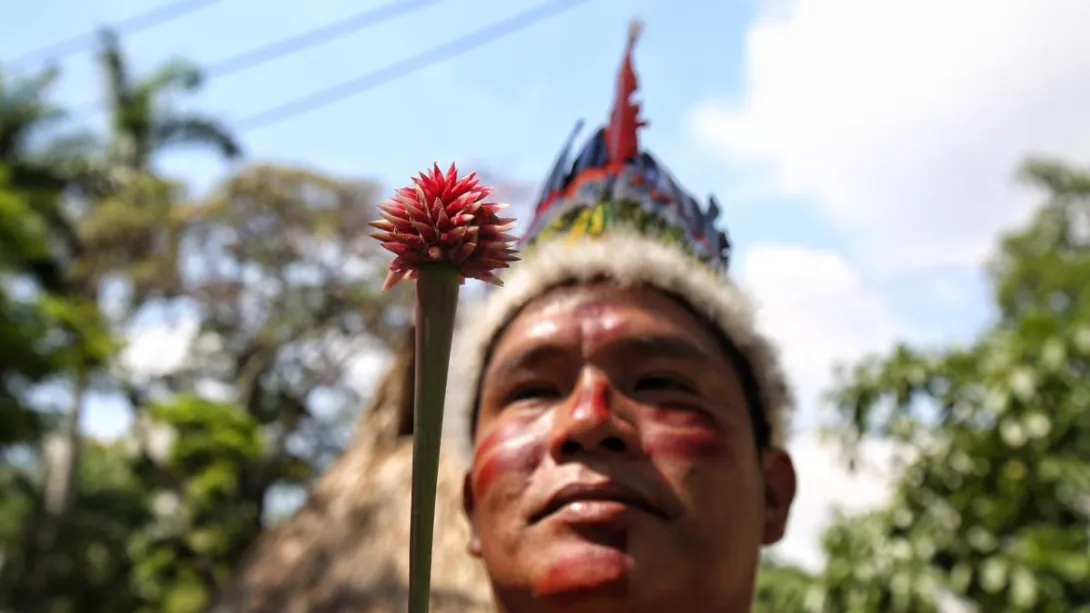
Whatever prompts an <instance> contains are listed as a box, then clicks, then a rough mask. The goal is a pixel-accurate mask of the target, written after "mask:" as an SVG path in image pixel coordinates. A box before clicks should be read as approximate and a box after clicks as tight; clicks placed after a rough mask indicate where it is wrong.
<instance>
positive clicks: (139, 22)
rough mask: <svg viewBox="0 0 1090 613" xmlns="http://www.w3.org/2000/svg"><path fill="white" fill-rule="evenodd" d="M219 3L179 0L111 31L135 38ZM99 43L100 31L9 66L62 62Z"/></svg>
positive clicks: (18, 59)
mask: <svg viewBox="0 0 1090 613" xmlns="http://www.w3.org/2000/svg"><path fill="white" fill-rule="evenodd" d="M219 1H220V0H179V1H178V2H174V3H172V4H168V5H166V6H161V7H159V8H157V9H152V10H150V11H146V12H144V13H140V14H139V15H134V16H133V17H130V18H128V19H125V20H122V21H119V22H117V23H115V24H113V25H112V26H109V27H110V28H111V29H112V30H114V31H115V32H117V34H118V35H119V36H121V35H129V34H135V33H137V32H140V31H143V30H147V29H149V28H153V27H155V26H158V25H162V24H164V23H167V22H168V21H173V20H174V19H177V18H179V17H182V16H184V15H187V14H189V13H192V12H194V11H198V10H200V9H202V8H205V7H207V6H210V5H212V4H215V3H216V2H219ZM97 40H98V30H93V31H91V32H85V33H83V34H79V35H76V36H73V37H72V38H69V39H67V40H62V41H59V42H56V43H53V44H51V45H47V46H45V47H39V48H38V49H35V50H33V51H30V52H27V53H24V54H23V55H20V56H18V57H16V58H14V59H12V60H10V61H9V62H7V64H8V65H9V66H14V65H16V64H26V63H29V62H32V61H34V60H43V59H54V60H55V59H59V58H61V57H64V56H66V55H71V54H73V53H75V52H77V51H82V50H83V49H86V48H87V47H90V46H92V45H94V44H95V42H96V41H97Z"/></svg>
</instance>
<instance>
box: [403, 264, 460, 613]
mask: <svg viewBox="0 0 1090 613" xmlns="http://www.w3.org/2000/svg"><path fill="white" fill-rule="evenodd" d="M459 282H460V275H459V273H458V269H457V268H455V267H454V266H452V265H449V264H429V265H425V266H422V267H421V268H420V274H419V278H418V279H417V282H416V380H415V386H414V390H415V407H414V416H413V422H414V428H413V429H414V431H415V434H414V441H413V479H412V481H413V483H412V510H411V512H410V520H409V613H427V612H428V606H429V598H430V595H431V554H432V540H433V536H434V534H433V533H434V530H435V490H436V487H437V485H438V480H439V444H440V440H441V434H442V430H443V402H444V400H445V399H446V391H447V370H448V368H449V366H450V347H451V342H452V339H453V337H454V316H455V313H456V312H457V309H458V288H459Z"/></svg>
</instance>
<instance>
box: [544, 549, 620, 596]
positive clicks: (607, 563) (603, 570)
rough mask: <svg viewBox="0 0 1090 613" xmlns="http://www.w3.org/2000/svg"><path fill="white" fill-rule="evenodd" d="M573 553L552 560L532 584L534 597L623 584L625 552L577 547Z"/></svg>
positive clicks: (574, 593)
mask: <svg viewBox="0 0 1090 613" xmlns="http://www.w3.org/2000/svg"><path fill="white" fill-rule="evenodd" d="M578 549H579V551H578V553H577V555H574V556H570V557H568V556H565V557H563V558H561V559H560V560H557V561H556V562H554V563H553V564H552V565H551V566H550V567H549V569H548V570H547V571H546V572H545V575H544V576H543V577H542V578H541V579H540V580H539V581H537V583H536V585H535V586H534V595H535V596H537V597H538V598H547V597H564V596H569V597H570V596H577V595H578V594H580V593H586V592H590V591H599V590H601V589H603V588H607V587H610V586H611V585H616V586H618V587H621V588H623V587H624V581H625V578H626V577H627V574H628V556H626V555H625V554H624V553H622V552H621V551H618V550H617V549H612V548H608V547H599V546H594V545H590V546H584V547H579V548H578Z"/></svg>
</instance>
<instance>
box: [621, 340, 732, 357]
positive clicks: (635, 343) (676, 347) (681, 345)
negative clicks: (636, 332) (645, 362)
mask: <svg viewBox="0 0 1090 613" xmlns="http://www.w3.org/2000/svg"><path fill="white" fill-rule="evenodd" d="M613 349H614V350H616V351H621V352H623V353H626V354H632V355H638V356H655V357H668V358H677V359H681V360H693V361H708V360H711V359H712V354H711V353H710V352H709V351H708V350H707V349H705V348H704V347H702V346H700V345H699V344H697V343H694V342H692V341H689V340H687V339H685V338H682V337H679V336H672V335H646V336H635V337H628V338H624V339H621V340H618V341H617V342H616V343H615V344H614V345H613Z"/></svg>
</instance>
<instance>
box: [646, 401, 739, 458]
mask: <svg viewBox="0 0 1090 613" xmlns="http://www.w3.org/2000/svg"><path fill="white" fill-rule="evenodd" d="M653 420H654V421H655V422H656V426H658V427H656V428H654V429H653V431H652V432H651V433H650V435H649V436H648V438H647V441H646V442H645V443H644V450H645V451H646V453H647V454H648V455H649V456H651V457H653V458H654V457H661V458H666V459H672V460H689V461H711V460H721V459H723V458H725V457H727V456H729V455H730V453H731V445H730V442H729V440H730V436H729V430H728V429H727V428H725V427H724V426H723V425H722V424H720V423H717V422H716V421H715V420H714V419H713V418H712V417H710V416H708V415H705V414H703V413H700V412H697V411H691V410H680V409H679V410H662V411H657V412H656V413H655V415H654V417H653Z"/></svg>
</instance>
